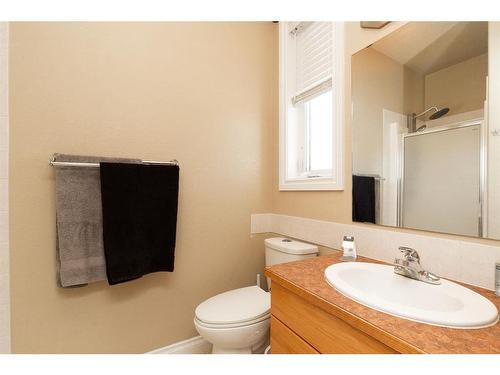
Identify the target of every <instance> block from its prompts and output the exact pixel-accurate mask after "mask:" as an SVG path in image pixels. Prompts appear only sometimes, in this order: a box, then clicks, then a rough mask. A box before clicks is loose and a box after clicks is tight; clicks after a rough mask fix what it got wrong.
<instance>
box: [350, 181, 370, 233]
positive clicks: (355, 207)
mask: <svg viewBox="0 0 500 375" xmlns="http://www.w3.org/2000/svg"><path fill="white" fill-rule="evenodd" d="M352 221H360V222H365V223H374V224H375V178H373V177H365V176H355V175H353V176H352Z"/></svg>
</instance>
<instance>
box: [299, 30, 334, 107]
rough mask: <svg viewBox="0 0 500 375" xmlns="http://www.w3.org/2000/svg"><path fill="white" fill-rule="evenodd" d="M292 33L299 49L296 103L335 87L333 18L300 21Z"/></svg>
mask: <svg viewBox="0 0 500 375" xmlns="http://www.w3.org/2000/svg"><path fill="white" fill-rule="evenodd" d="M290 34H291V36H292V37H293V38H295V51H296V61H295V68H296V77H295V95H294V96H293V97H292V103H293V104H294V105H295V104H297V103H300V102H303V101H305V100H309V99H312V98H313V97H316V96H318V95H321V94H323V93H324V92H326V91H328V90H330V89H331V87H332V62H333V28H332V23H331V22H301V23H299V24H298V25H297V26H295V27H294V28H293V29H292V31H291V32H290Z"/></svg>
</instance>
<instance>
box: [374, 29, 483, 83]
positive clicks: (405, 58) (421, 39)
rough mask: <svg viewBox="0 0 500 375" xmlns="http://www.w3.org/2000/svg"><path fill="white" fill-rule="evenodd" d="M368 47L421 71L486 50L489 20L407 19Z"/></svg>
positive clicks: (426, 72)
mask: <svg viewBox="0 0 500 375" xmlns="http://www.w3.org/2000/svg"><path fill="white" fill-rule="evenodd" d="M371 48H374V49H375V50H377V51H378V52H380V53H383V54H384V55H386V56H388V57H390V58H391V59H393V60H395V61H397V62H399V63H401V64H403V65H406V66H408V67H409V68H410V69H413V70H415V71H417V72H420V73H422V74H430V73H433V72H436V71H438V70H441V69H443V68H446V67H448V66H451V65H455V64H458V63H460V62H462V61H465V60H468V59H470V58H472V57H476V56H479V55H482V54H484V53H487V52H488V22H409V23H407V24H406V25H404V26H402V27H401V28H399V29H397V30H396V31H394V32H392V33H391V34H389V35H388V36H386V37H385V38H382V39H380V40H379V41H377V42H375V43H374V44H373V45H372V46H371Z"/></svg>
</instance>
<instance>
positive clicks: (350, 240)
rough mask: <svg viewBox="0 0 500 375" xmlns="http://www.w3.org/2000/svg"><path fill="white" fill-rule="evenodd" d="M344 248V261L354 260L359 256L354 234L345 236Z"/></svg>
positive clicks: (342, 259)
mask: <svg viewBox="0 0 500 375" xmlns="http://www.w3.org/2000/svg"><path fill="white" fill-rule="evenodd" d="M342 250H343V251H344V254H343V256H342V258H340V260H341V261H343V262H354V261H356V258H357V257H358V255H357V253H356V244H355V243H354V237H353V236H344V240H343V241H342Z"/></svg>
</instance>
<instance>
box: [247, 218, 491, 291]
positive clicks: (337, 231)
mask: <svg viewBox="0 0 500 375" xmlns="http://www.w3.org/2000/svg"><path fill="white" fill-rule="evenodd" d="M266 232H270V233H276V234H279V235H283V236H289V237H293V238H297V239H300V240H303V241H307V242H311V243H314V244H317V245H320V246H324V247H327V248H330V249H340V248H341V244H342V238H343V236H344V235H352V236H354V239H355V242H356V246H357V251H358V254H360V255H363V256H366V257H369V258H372V259H377V260H381V261H384V262H392V261H393V260H394V257H395V255H396V254H397V251H398V246H410V247H413V248H415V249H416V250H417V251H418V252H419V254H420V257H421V263H422V265H423V266H424V268H426V269H428V270H430V271H432V272H434V273H436V274H438V275H439V276H442V277H444V278H447V279H452V280H456V281H461V282H464V283H467V284H471V285H476V286H480V287H483V288H486V289H489V290H494V283H495V276H494V272H495V262H500V246H490V245H486V244H483V243H478V242H475V241H474V240H471V241H464V240H463V237H460V240H457V239H452V238H441V237H435V236H431V235H423V234H415V233H405V232H401V231H396V230H391V229H389V228H384V227H380V226H373V225H367V224H341V223H336V222H331V221H322V220H314V219H308V218H303V217H297V216H287V215H279V214H255V215H252V219H251V233H253V234H256V233H266ZM448 237H451V236H448Z"/></svg>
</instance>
